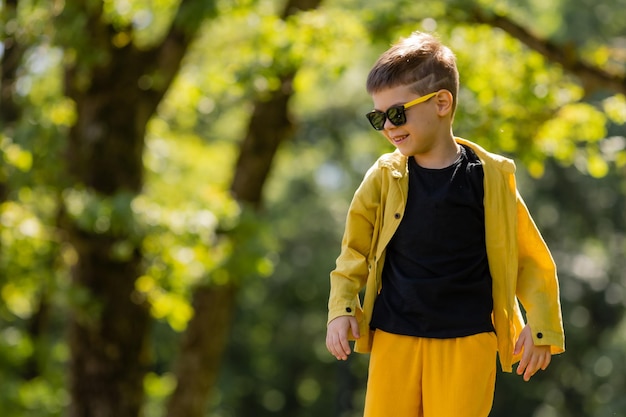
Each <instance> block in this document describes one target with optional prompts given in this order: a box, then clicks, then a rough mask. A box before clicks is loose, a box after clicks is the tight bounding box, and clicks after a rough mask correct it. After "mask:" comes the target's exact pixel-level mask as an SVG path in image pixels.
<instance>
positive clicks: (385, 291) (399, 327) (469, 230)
mask: <svg viewBox="0 0 626 417" xmlns="http://www.w3.org/2000/svg"><path fill="white" fill-rule="evenodd" d="M408 164H409V192H408V197H407V204H406V210H405V213H404V218H403V219H402V220H401V223H400V225H399V227H398V229H397V230H396V232H395V234H394V236H393V238H392V239H391V241H390V243H389V245H388V246H387V253H386V258H385V265H384V268H383V273H382V290H381V293H380V294H379V295H378V298H377V299H376V302H375V305H374V311H373V315H372V321H371V322H370V326H371V327H372V328H373V329H381V330H384V331H386V332H389V333H395V334H403V335H409V336H420V337H433V338H451V337H463V336H469V335H472V334H477V333H482V332H488V331H493V325H492V321H491V312H492V310H493V298H492V294H491V274H490V273H489V263H488V261H487V251H486V247H485V211H484V206H483V197H484V185H483V176H484V173H483V169H482V165H481V162H480V160H479V159H478V157H477V156H476V154H475V153H474V152H473V151H472V150H471V149H470V148H468V147H465V146H462V147H461V155H460V157H459V158H458V159H457V161H456V162H455V163H454V164H452V165H451V166H449V167H447V168H443V169H426V168H422V167H420V166H419V165H418V164H417V162H416V161H415V159H414V158H409V162H408Z"/></svg>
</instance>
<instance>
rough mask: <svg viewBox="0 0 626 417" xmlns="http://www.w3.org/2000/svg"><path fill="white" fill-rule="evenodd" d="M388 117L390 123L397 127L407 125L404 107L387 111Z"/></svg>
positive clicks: (391, 108)
mask: <svg viewBox="0 0 626 417" xmlns="http://www.w3.org/2000/svg"><path fill="white" fill-rule="evenodd" d="M387 117H388V118H389V121H390V122H391V123H393V124H394V125H396V126H401V125H403V124H405V123H406V118H405V116H404V107H402V106H395V107H390V108H389V110H387Z"/></svg>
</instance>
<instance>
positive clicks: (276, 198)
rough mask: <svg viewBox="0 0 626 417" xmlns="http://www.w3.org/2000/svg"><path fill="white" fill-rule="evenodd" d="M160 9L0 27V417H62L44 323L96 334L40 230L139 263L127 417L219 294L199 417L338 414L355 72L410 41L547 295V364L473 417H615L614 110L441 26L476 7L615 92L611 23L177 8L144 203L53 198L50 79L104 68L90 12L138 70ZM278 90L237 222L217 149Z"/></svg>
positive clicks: (52, 15)
mask: <svg viewBox="0 0 626 417" xmlns="http://www.w3.org/2000/svg"><path fill="white" fill-rule="evenodd" d="M83 3H84V5H85V8H82V5H83ZM179 3H180V2H178V1H174V0H160V1H147V0H145V1H144V0H142V1H125V0H106V1H103V2H99V1H95V0H93V1H90V2H77V1H70V0H67V1H66V2H49V1H45V2H42V1H35V0H31V1H20V3H19V10H18V14H17V16H15V17H11V18H10V19H9V18H6V16H3V23H4V25H3V28H2V30H3V31H4V32H3V34H2V37H1V38H0V39H2V40H4V39H5V38H6V36H7V35H8V34H11V35H16V36H17V39H18V40H19V41H20V42H23V43H24V44H25V45H27V52H26V56H25V59H24V62H23V63H22V65H21V67H20V71H19V82H18V84H17V94H16V100H17V102H18V103H19V104H20V105H21V106H22V108H23V117H22V118H21V119H20V120H19V121H18V122H16V123H15V124H13V125H11V126H2V127H1V128H2V131H1V132H0V155H1V161H2V168H1V171H0V181H3V182H5V181H6V182H7V184H8V188H9V191H10V192H9V195H8V199H7V201H2V202H0V225H1V227H2V228H1V229H0V248H1V249H2V252H1V254H0V272H1V273H0V299H1V301H2V302H1V303H0V336H1V337H0V380H2V386H1V387H0V414H1V415H10V416H15V417H21V416H31V415H37V416H56V415H62V414H63V413H64V410H65V409H66V407H67V405H68V401H69V397H68V393H67V392H66V390H65V388H64V387H65V385H64V382H65V381H64V366H65V365H66V364H67V362H68V360H69V358H68V355H69V353H68V349H67V346H66V344H65V342H64V341H63V337H64V322H65V320H66V317H65V315H66V311H67V309H68V307H69V306H73V307H79V309H78V311H80V312H82V313H83V317H82V319H84V320H90V319H93V318H94V317H96V316H97V315H98V314H99V313H100V311H101V307H102V306H101V305H99V304H98V303H95V302H94V300H93V299H92V298H91V297H89V295H88V294H87V293H85V292H84V291H81V290H80V289H79V288H75V287H73V286H72V285H71V284H70V282H69V278H68V270H69V269H70V268H71V267H72V266H73V265H75V263H76V262H77V254H76V252H75V251H74V249H73V248H71V247H68V246H67V245H66V244H63V243H61V242H63V240H62V239H61V238H60V237H59V232H62V231H60V230H59V229H58V225H57V221H56V219H57V215H58V212H59V210H60V207H64V209H65V210H67V214H68V215H69V218H70V219H71V220H72V221H74V222H75V223H76V224H78V225H80V227H81V229H82V230H83V231H84V232H86V234H87V235H90V234H93V235H95V236H115V237H121V238H122V239H121V240H120V242H119V243H118V244H117V245H115V246H114V248H113V250H112V252H111V256H112V257H113V258H116V259H124V258H125V257H128V256H130V254H131V252H132V251H133V250H134V249H136V248H139V249H140V251H141V253H142V254H143V257H144V264H145V272H144V274H143V275H142V276H140V277H138V279H137V281H136V282H135V288H136V290H137V293H138V294H139V295H140V296H141V297H142V299H145V300H147V301H148V302H149V304H150V306H151V314H152V317H153V318H154V321H155V324H154V332H153V335H152V337H153V339H154V344H153V346H152V355H153V357H154V360H153V366H152V369H151V370H150V372H149V373H148V375H147V376H146V378H145V380H144V387H145V391H146V394H147V396H148V401H147V405H146V407H145V410H144V411H145V414H146V416H158V415H162V410H163V404H164V403H165V402H166V400H167V397H168V395H170V394H171V392H172V391H173V389H174V386H175V380H174V377H173V375H172V373H171V362H172V359H173V358H174V357H175V355H176V351H177V342H178V340H179V338H178V336H179V333H180V332H182V331H184V329H185V328H186V326H187V323H188V321H189V319H190V318H191V317H192V316H193V314H194V311H193V308H192V306H191V304H190V299H191V294H192V292H193V289H194V288H195V287H196V286H198V285H205V284H210V285H223V284H226V283H236V284H237V285H238V286H239V287H240V288H241V291H240V294H239V304H238V309H237V317H236V320H235V323H234V326H233V332H232V337H231V342H230V345H229V347H228V349H227V353H226V356H225V358H224V361H223V366H222V375H221V379H220V382H219V385H218V386H217V387H216V389H215V390H214V395H213V398H212V403H211V410H212V411H211V412H212V415H216V416H224V417H226V416H235V415H236V416H246V415H250V416H255V417H257V416H265V415H267V416H269V415H277V414H280V415H289V416H294V417H305V416H314V415H315V416H317V415H337V416H339V415H341V416H343V417H348V416H357V415H360V407H361V406H362V395H363V388H364V383H365V377H366V365H367V363H366V359H367V358H364V357H355V358H354V359H351V362H350V363H349V364H337V363H336V362H335V361H334V359H333V358H332V357H331V356H330V355H329V354H327V352H326V351H325V346H324V333H325V325H326V310H325V305H326V297H327V292H328V278H327V277H328V272H329V271H330V270H331V269H332V268H333V262H334V258H335V257H336V255H337V251H338V250H339V244H340V239H341V232H342V229H343V222H344V219H345V213H346V210H347V204H348V203H349V199H350V197H351V195H352V193H353V192H354V189H355V187H356V186H357V184H358V182H359V181H360V179H361V177H362V175H363V173H364V172H365V170H366V169H367V168H368V167H369V165H370V164H371V163H372V162H373V161H374V160H375V158H376V157H377V156H378V155H379V154H380V153H382V152H385V151H389V150H390V149H391V147H390V145H389V144H388V143H387V142H386V141H385V140H384V139H383V138H382V137H380V135H378V134H377V133H375V132H373V131H372V130H371V129H370V128H369V126H368V125H367V122H366V121H365V118H364V117H363V114H364V113H365V112H366V111H368V110H369V109H370V107H371V101H370V99H369V98H368V97H367V94H366V93H365V91H364V88H363V84H364V81H365V77H366V75H367V71H368V69H369V67H370V66H371V64H372V62H373V60H374V59H375V58H376V56H377V55H378V53H380V52H381V51H382V50H384V49H385V48H386V47H387V45H388V44H389V43H390V42H393V41H395V40H396V39H397V38H398V37H399V36H405V35H407V34H408V33H410V32H411V31H413V30H436V31H437V32H438V33H439V35H440V36H441V38H442V39H443V40H444V42H446V43H448V44H449V45H450V46H451V47H452V48H453V49H454V51H455V52H456V54H457V56H458V63H459V69H460V72H461V83H462V90H461V92H460V99H459V109H458V112H457V115H456V121H455V133H456V134H457V135H459V136H463V137H467V138H468V139H471V140H475V141H478V142H480V143H481V144H483V145H485V146H486V147H488V148H489V149H490V150H493V151H498V152H503V153H506V154H508V155H510V156H512V157H514V158H515V159H516V160H517V161H518V162H519V164H518V165H519V167H520V177H521V178H520V184H521V187H522V193H523V194H524V196H525V197H526V199H527V201H528V203H529V207H530V208H531V211H533V213H534V214H535V217H536V220H537V222H538V223H539V225H540V227H541V229H542V230H543V231H544V236H545V237H546V240H547V241H548V243H549V244H550V246H551V247H552V248H553V250H554V254H555V258H556V260H557V264H558V265H559V268H560V272H561V283H562V284H561V285H562V295H563V311H564V318H565V323H566V332H567V336H568V351H567V352H566V353H565V354H564V355H562V356H560V357H556V358H554V362H553V364H552V365H551V367H550V368H549V371H548V372H546V373H545V374H542V375H540V376H538V377H536V379H533V382H532V383H531V384H523V383H521V382H520V381H519V378H517V377H515V376H513V375H504V376H502V377H499V385H498V386H499V388H498V393H497V396H496V403H495V406H494V413H493V415H494V416H507V417H512V416H522V415H523V416H527V415H534V416H536V417H552V416H559V417H579V416H580V417H582V416H587V415H594V416H611V415H620V413H622V412H623V410H624V409H625V407H626V405H625V404H624V400H623V398H621V396H620V395H619V393H621V392H623V390H624V387H625V386H626V381H625V380H624V378H623V375H624V371H625V369H624V363H626V360H625V359H626V358H624V345H625V344H626V340H624V334H625V330H624V326H625V325H626V324H625V323H626V321H625V320H624V314H623V312H624V307H625V305H624V294H625V293H626V282H625V281H624V275H623V270H624V268H625V267H626V265H624V256H623V255H624V253H625V252H624V251H625V247H624V236H625V235H626V232H625V230H626V224H625V223H626V219H625V218H624V214H623V213H624V212H625V211H624V210H625V209H626V207H625V205H626V203H625V201H626V200H625V198H624V196H625V195H626V180H625V178H624V166H625V165H626V139H625V138H624V136H625V134H624V124H625V123H626V99H625V98H624V96H623V95H620V94H615V93H610V92H596V94H595V95H593V96H588V95H586V93H585V91H584V89H583V86H582V85H581V83H580V81H579V80H578V79H576V78H574V77H571V76H569V75H568V74H566V73H564V71H563V70H562V69H561V68H560V67H559V66H558V65H554V64H552V63H550V62H548V61H546V59H545V58H544V57H542V56H540V55H539V54H538V53H536V52H532V51H530V50H529V49H528V48H526V47H524V46H522V45H521V44H520V42H518V41H517V40H516V39H514V38H512V37H511V36H509V35H507V34H505V33H504V32H502V31H501V30H497V29H493V28H491V27H487V26H484V25H475V24H470V23H468V22H467V21H464V23H462V24H459V21H458V20H459V19H461V18H463V19H465V18H467V16H468V15H469V14H470V12H471V10H472V7H477V6H481V7H487V8H489V9H490V10H492V11H497V12H499V13H503V14H506V15H509V16H512V17H513V18H514V19H515V20H516V21H518V22H521V23H524V24H526V25H527V26H528V27H530V28H531V29H532V30H533V33H538V34H539V35H541V36H552V37H553V39H554V40H559V41H566V42H571V43H573V44H576V45H578V46H580V47H581V48H583V50H584V51H585V54H584V55H585V57H586V59H587V61H588V62H590V63H592V64H594V65H598V66H602V67H603V68H606V69H608V70H615V71H616V72H619V71H623V68H624V62H623V60H621V58H619V54H618V53H617V52H619V51H622V50H623V47H620V46H619V45H620V44H619V42H618V40H617V39H618V38H617V36H618V35H619V34H620V33H622V32H623V22H624V19H621V17H623V14H624V10H626V8H623V7H619V6H620V5H622V6H623V0H610V1H609V2H602V4H596V3H593V2H592V3H593V4H586V3H585V2H584V1H583V0H570V1H557V0H553V1H547V2H546V1H532V2H527V3H524V4H520V3H519V2H515V1H500V0H497V1H492V0H483V1H481V2H469V1H465V0H450V1H444V2H415V1H408V0H407V1H404V0H403V1H398V2H376V3H372V2H365V1H362V0H333V1H331V0H329V1H326V2H325V3H324V4H323V6H322V7H320V8H319V9H317V10H313V11H309V12H306V13H298V14H295V15H293V16H292V17H290V18H289V19H287V20H282V19H281V18H280V17H279V15H280V13H281V9H280V7H281V4H279V3H280V2H275V1H236V2H231V1H221V2H216V3H215V4H213V2H198V5H199V6H198V7H199V9H190V12H189V13H190V14H188V15H187V16H183V19H181V21H180V22H179V23H180V24H181V25H184V24H185V22H184V18H190V17H193V18H201V17H202V16H205V15H206V14H207V13H209V14H210V13H219V15H218V17H217V18H216V19H214V20H212V21H211V22H210V24H207V25H206V26H205V27H203V30H202V33H201V34H200V36H199V38H198V39H197V41H196V42H195V43H194V45H193V48H192V50H191V51H190V52H189V54H188V56H187V57H186V61H185V65H184V66H183V68H182V69H181V71H180V73H179V75H178V78H177V79H176V81H175V84H174V86H173V87H172V88H171V89H170V91H168V93H167V96H166V98H165V99H164V101H163V102H162V103H161V105H160V106H159V109H158V114H157V116H156V117H155V118H154V119H153V120H152V121H151V122H150V124H149V126H148V135H147V137H146V150H145V154H144V164H145V170H146V182H145V187H144V190H143V192H142V193H141V194H140V195H138V196H135V195H130V194H125V193H119V194H114V195H111V196H102V195H98V194H96V193H94V192H93V191H91V190H89V189H85V188H81V187H76V186H69V185H68V182H67V179H66V177H65V173H64V165H63V163H62V158H61V155H62V154H61V151H62V150H63V149H64V146H65V134H66V132H67V129H68V128H69V127H71V126H72V125H73V124H74V123H75V122H76V111H77V109H76V104H75V103H74V102H73V101H71V100H69V99H67V98H65V97H64V96H63V65H64V64H71V63H73V62H77V60H80V62H81V63H83V64H85V65H95V64H97V63H99V62H103V61H104V60H107V59H109V56H107V54H106V53H104V50H105V49H104V48H100V47H98V45H94V44H93V43H92V42H91V39H90V38H89V37H88V36H77V34H82V33H86V28H87V27H89V25H90V24H91V21H90V20H89V19H90V16H91V17H93V15H94V14H97V12H98V10H99V8H100V6H101V7H102V13H103V20H102V21H101V22H104V23H107V24H111V25H112V27H113V28H114V29H115V31H116V33H115V34H114V36H113V37H112V38H110V39H108V40H107V42H112V44H113V45H114V46H115V47H118V48H120V47H123V46H125V45H128V44H129V43H130V42H132V43H133V44H134V45H135V46H137V47H139V48H148V47H150V46H152V45H155V44H157V43H158V42H159V41H160V40H161V39H162V37H163V36H164V34H165V32H166V31H167V29H168V27H169V24H170V23H171V21H172V19H173V18H174V15H175V12H176V10H177V7H178V5H179ZM2 7H3V6H2V5H0V11H2V12H4V9H2ZM607 8H608V9H609V10H610V11H611V12H610V13H607ZM587 10H593V11H594V13H587ZM620 19H621V20H620ZM566 22H567V24H565V23H566ZM572 22H574V23H575V24H574V23H572ZM598 23H601V24H600V25H598ZM53 41H54V44H53ZM59 45H71V46H69V47H64V48H63V49H62V48H61V47H60V46H59ZM620 48H622V49H620ZM2 51H3V50H2V49H0V56H2ZM79 70H80V68H79ZM290 73H296V77H295V80H294V85H293V87H294V91H295V95H294V96H293V97H292V100H291V102H290V115H289V116H290V117H291V119H292V120H293V121H294V122H295V126H296V129H297V130H296V131H295V134H294V136H293V140H292V141H291V142H290V143H287V144H284V146H283V147H282V148H281V150H280V153H279V156H278V158H277V160H276V161H275V163H274V165H273V170H272V175H271V177H270V180H269V182H268V184H267V185H266V188H265V190H264V196H265V204H264V207H263V209H262V211H261V212H255V211H254V210H252V209H251V208H249V207H243V206H241V205H240V204H238V203H237V201H236V200H235V199H234V198H233V196H231V195H230V191H229V186H230V182H231V180H232V177H233V167H234V166H235V161H236V158H237V154H238V150H239V143H240V140H241V138H242V137H243V136H244V135H245V134H246V129H247V122H248V118H249V115H250V109H251V106H252V104H253V102H254V100H259V99H261V100H262V99H263V98H264V97H267V95H268V94H269V93H270V92H272V91H274V90H275V89H277V88H279V87H280V83H279V80H280V77H281V76H284V75H286V74H290ZM88 82H89V79H88V78H86V79H85V80H84V83H88ZM85 85H86V84H85ZM526 174H527V175H526ZM41 317H43V318H45V320H43V322H44V325H43V330H42V331H41V332H37V331H35V330H34V329H35V328H36V326H35V324H36V323H37V322H38V319H39V318H41ZM79 318H81V317H79ZM207 330H208V331H210V329H207Z"/></svg>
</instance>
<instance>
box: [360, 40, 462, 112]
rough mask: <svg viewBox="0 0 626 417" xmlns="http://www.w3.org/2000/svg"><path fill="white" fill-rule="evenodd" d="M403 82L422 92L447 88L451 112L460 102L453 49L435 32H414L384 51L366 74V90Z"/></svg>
mask: <svg viewBox="0 0 626 417" xmlns="http://www.w3.org/2000/svg"><path fill="white" fill-rule="evenodd" d="M400 85H406V86H410V88H411V89H412V90H413V91H414V92H415V93H417V94H419V95H420V96H423V95H426V94H429V93H432V92H435V91H439V90H441V89H445V90H448V91H450V93H451V94H452V97H453V105H452V114H454V112H455V110H456V105H457V95H458V92H459V72H458V70H457V68H456V58H455V56H454V53H452V51H451V50H450V49H449V48H448V47H446V46H444V45H443V44H442V43H441V42H440V41H439V39H437V38H436V37H434V36H433V35H430V34H427V33H421V32H414V33H412V34H411V36H409V37H408V38H404V39H401V40H400V41H399V42H397V43H396V44H394V45H393V46H392V47H391V48H389V49H388V50H387V51H386V52H385V53H383V54H382V55H381V56H380V57H379V58H378V60H377V61H376V63H375V64H374V66H373V67H372V69H371V70H370V73H369V75H368V77H367V92H368V93H369V94H370V95H371V94H372V93H376V92H380V91H381V90H384V89H387V88H392V87H397V86H400Z"/></svg>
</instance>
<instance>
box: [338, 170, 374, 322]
mask: <svg viewBox="0 0 626 417" xmlns="http://www.w3.org/2000/svg"><path fill="white" fill-rule="evenodd" d="M380 183H381V179H380V169H379V168H377V165H374V166H373V167H372V168H370V170H369V171H368V172H367V174H366V175H365V178H364V179H363V182H362V183H361V185H360V186H359V188H358V189H357V190H356V192H355V194H354V197H353V199H352V202H351V204H350V208H349V210H348V214H347V218H346V227H345V231H344V235H343V239H342V242H341V253H340V255H339V257H338V258H337V261H336V267H335V269H334V270H333V271H332V272H331V273H330V296H329V300H328V323H330V321H332V320H333V319H335V318H336V317H339V316H345V315H352V316H358V315H360V314H361V313H362V311H361V304H360V300H359V291H360V290H361V289H362V288H363V287H364V286H365V284H366V282H367V277H368V259H369V257H370V254H371V253H373V248H372V243H373V241H374V231H375V225H376V219H377V216H378V215H379V213H380V192H381V186H380Z"/></svg>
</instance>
